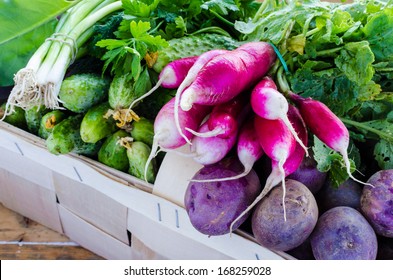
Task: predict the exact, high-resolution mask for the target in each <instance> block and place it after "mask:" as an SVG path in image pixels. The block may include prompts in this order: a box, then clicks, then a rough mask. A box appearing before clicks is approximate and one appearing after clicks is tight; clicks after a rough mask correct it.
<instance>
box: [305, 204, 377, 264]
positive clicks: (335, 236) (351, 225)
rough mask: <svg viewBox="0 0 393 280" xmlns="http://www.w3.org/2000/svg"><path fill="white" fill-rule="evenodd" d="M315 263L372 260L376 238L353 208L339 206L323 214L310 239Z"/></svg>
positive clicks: (371, 229)
mask: <svg viewBox="0 0 393 280" xmlns="http://www.w3.org/2000/svg"><path fill="white" fill-rule="evenodd" d="M310 242H311V248H312V250H313V254H314V257H315V259H317V260H374V259H376V256H377V250H378V243H377V236H376V234H375V232H374V230H373V228H372V227H371V225H370V224H369V223H368V222H367V220H366V219H365V218H364V217H363V215H362V214H361V213H360V212H359V211H357V210H356V209H354V208H351V207H348V206H338V207H334V208H331V209H330V210H328V211H326V212H325V213H323V214H322V215H321V216H320V218H319V219H318V223H317V225H316V227H315V229H314V231H313V233H312V234H311V236H310Z"/></svg>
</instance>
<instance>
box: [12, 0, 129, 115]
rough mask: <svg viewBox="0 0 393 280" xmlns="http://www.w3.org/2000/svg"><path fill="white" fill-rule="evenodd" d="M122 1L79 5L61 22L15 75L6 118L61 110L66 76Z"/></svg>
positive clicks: (101, 0)
mask: <svg viewBox="0 0 393 280" xmlns="http://www.w3.org/2000/svg"><path fill="white" fill-rule="evenodd" d="M121 7H122V3H121V1H111V0H91V1H80V2H79V3H77V4H75V5H74V6H73V7H72V8H70V9H69V10H67V12H66V13H64V14H63V15H62V17H61V18H60V20H59V22H58V24H57V26H56V29H55V33H54V34H53V36H52V37H50V38H49V39H47V40H46V41H45V42H44V43H43V44H42V45H41V46H40V47H39V48H38V50H37V51H36V52H35V53H34V55H33V56H32V57H31V58H30V60H29V62H28V63H27V65H26V67H25V68H23V69H20V70H19V71H18V73H16V75H15V79H14V80H15V85H14V87H13V89H12V91H11V93H10V96H9V98H8V100H7V112H6V113H7V114H8V113H9V112H12V108H13V107H14V106H20V107H22V108H31V107H33V106H41V105H43V106H45V107H47V108H50V109H56V108H60V105H59V98H58V94H59V90H60V86H61V83H62V80H63V79H64V76H65V72H66V70H67V68H68V66H69V65H70V63H71V62H72V60H74V59H75V58H76V57H77V55H78V51H77V50H78V47H80V46H81V45H82V44H83V43H84V42H85V40H86V39H87V38H89V36H91V34H92V32H91V31H92V30H91V29H89V28H90V27H91V26H92V25H93V24H94V23H96V22H97V21H99V20H100V19H102V18H103V17H105V16H107V15H109V14H110V13H113V12H115V11H117V10H119V9H120V8H121Z"/></svg>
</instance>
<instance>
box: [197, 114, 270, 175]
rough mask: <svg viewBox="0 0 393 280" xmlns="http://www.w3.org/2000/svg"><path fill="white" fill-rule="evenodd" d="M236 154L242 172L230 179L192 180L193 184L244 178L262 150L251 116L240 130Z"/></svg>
mask: <svg viewBox="0 0 393 280" xmlns="http://www.w3.org/2000/svg"><path fill="white" fill-rule="evenodd" d="M236 154H237V157H238V159H239V161H240V162H241V164H242V165H243V168H244V169H243V171H242V172H241V173H239V174H236V175H234V176H232V177H220V178H214V179H213V178H212V179H208V180H198V181H196V180H193V181H194V182H195V181H196V182H213V181H214V182H219V181H228V180H234V179H239V178H241V177H244V176H246V175H247V174H248V173H249V172H250V171H251V170H252V168H253V166H254V164H255V162H257V161H258V160H259V159H260V158H261V157H262V155H263V149H262V147H261V145H260V144H259V140H258V137H257V134H256V132H255V129H254V121H253V116H252V117H250V119H248V120H246V121H245V122H244V123H243V125H242V126H241V128H240V131H239V134H238V139H237V143H236Z"/></svg>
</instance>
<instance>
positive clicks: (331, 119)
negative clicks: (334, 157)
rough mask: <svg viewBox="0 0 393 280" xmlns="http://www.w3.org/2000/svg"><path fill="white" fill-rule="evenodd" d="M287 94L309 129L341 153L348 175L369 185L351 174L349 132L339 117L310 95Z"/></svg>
mask: <svg viewBox="0 0 393 280" xmlns="http://www.w3.org/2000/svg"><path fill="white" fill-rule="evenodd" d="M288 94H289V96H290V98H291V100H292V101H293V102H294V103H295V104H296V106H297V107H298V108H299V111H300V114H301V115H302V117H303V119H304V121H305V123H306V125H307V127H308V128H309V129H310V131H311V132H312V133H313V134H314V135H315V136H316V137H318V139H319V140H321V141H322V142H323V143H325V144H326V145H327V146H328V147H329V148H331V149H332V150H334V151H336V152H338V153H340V154H341V155H342V157H343V159H344V163H345V167H346V170H347V173H348V176H349V177H350V178H351V179H352V180H354V181H356V182H359V183H361V184H364V185H370V184H368V183H364V182H362V181H360V180H358V179H356V178H355V177H354V176H353V175H352V174H351V163H350V161H349V158H348V146H349V132H348V129H347V128H346V126H345V125H344V123H343V122H342V121H341V120H340V118H339V117H337V116H336V115H335V114H334V113H333V112H332V111H331V110H330V109H329V108H328V107H327V106H326V105H325V104H323V103H322V102H320V101H318V100H314V99H312V98H311V97H308V98H304V97H302V96H300V95H297V94H295V93H293V92H289V93H288Z"/></svg>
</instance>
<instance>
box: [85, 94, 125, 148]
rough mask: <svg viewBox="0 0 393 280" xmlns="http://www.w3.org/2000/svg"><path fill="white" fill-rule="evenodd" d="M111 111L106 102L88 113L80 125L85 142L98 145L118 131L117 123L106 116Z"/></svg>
mask: <svg viewBox="0 0 393 280" xmlns="http://www.w3.org/2000/svg"><path fill="white" fill-rule="evenodd" d="M109 109H110V106H109V103H108V102H104V103H101V104H98V105H96V106H94V107H92V108H90V109H89V110H88V111H87V112H86V114H85V115H84V117H83V119H82V122H81V125H80V134H81V137H82V140H83V141H84V142H86V143H96V142H98V141H100V140H101V139H104V138H105V137H107V136H109V135H111V134H112V133H113V132H115V131H116V130H117V129H118V127H117V126H116V123H115V121H114V120H113V119H112V118H110V117H109V118H108V117H107V115H106V114H107V112H108V110H109Z"/></svg>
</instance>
